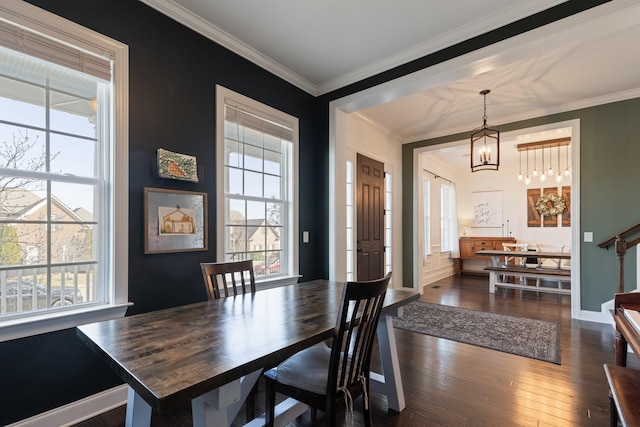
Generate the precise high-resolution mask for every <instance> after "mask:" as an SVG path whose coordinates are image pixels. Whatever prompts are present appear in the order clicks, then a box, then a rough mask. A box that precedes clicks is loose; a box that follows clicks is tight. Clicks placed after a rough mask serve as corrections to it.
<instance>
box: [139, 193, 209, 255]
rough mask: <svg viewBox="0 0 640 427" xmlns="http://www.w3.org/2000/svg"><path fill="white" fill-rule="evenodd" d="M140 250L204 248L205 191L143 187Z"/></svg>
mask: <svg viewBox="0 0 640 427" xmlns="http://www.w3.org/2000/svg"><path fill="white" fill-rule="evenodd" d="M144 221H145V224H144V234H145V235H144V253H145V254H158V253H167V252H186V251H205V250H207V193H198V192H195V191H180V190H168V189H164V188H151V187H145V189H144Z"/></svg>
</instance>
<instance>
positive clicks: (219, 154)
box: [215, 85, 301, 289]
mask: <svg viewBox="0 0 640 427" xmlns="http://www.w3.org/2000/svg"><path fill="white" fill-rule="evenodd" d="M225 98H227V99H233V100H235V101H237V102H238V103H239V104H242V105H246V106H248V107H251V108H253V109H256V110H258V111H264V112H265V113H266V114H268V115H270V116H273V117H282V118H283V119H284V120H286V121H287V122H289V123H293V141H292V142H293V154H292V156H293V159H292V160H293V168H292V169H293V170H292V175H291V177H290V178H289V179H291V181H292V182H291V185H292V188H293V190H292V193H293V194H292V200H291V203H290V206H291V212H290V215H291V217H292V219H293V227H292V228H293V229H292V230H290V233H288V239H289V245H290V247H291V250H290V251H289V254H288V256H289V260H288V262H289V265H291V269H292V270H291V271H292V273H291V275H285V276H279V277H276V278H264V279H263V278H260V279H256V288H257V289H266V288H271V287H276V286H281V285H288V284H293V283H296V282H297V281H298V279H299V278H300V277H301V276H300V275H299V274H298V272H299V258H300V257H299V245H298V241H299V234H298V233H299V232H298V230H299V225H298V181H299V179H298V151H299V149H298V138H299V124H298V119H297V118H295V117H293V116H290V115H288V114H286V113H284V112H282V111H280V110H277V109H275V108H272V107H269V106H268V105H265V104H262V103H260V102H258V101H255V100H253V99H251V98H249V97H246V96H244V95H241V94H239V93H237V92H234V91H232V90H230V89H227V88H225V87H223V86H220V85H216V141H215V150H216V205H217V206H224V203H225V199H224V144H223V143H220V141H224V103H225ZM216 234H217V235H218V236H224V214H221V215H218V216H217V219H216ZM216 240H217V243H216V253H217V258H218V261H219V262H222V261H224V252H225V251H224V239H221V238H220V239H216Z"/></svg>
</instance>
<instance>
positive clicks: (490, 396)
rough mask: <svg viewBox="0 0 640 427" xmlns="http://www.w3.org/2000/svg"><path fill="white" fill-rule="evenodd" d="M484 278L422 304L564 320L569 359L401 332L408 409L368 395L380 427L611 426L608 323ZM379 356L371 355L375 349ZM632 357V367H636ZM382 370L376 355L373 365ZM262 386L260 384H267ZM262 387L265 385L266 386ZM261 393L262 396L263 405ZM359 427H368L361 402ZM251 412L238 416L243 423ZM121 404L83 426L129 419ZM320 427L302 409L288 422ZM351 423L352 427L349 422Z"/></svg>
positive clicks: (164, 420) (183, 422)
mask: <svg viewBox="0 0 640 427" xmlns="http://www.w3.org/2000/svg"><path fill="white" fill-rule="evenodd" d="M488 287H489V285H488V279H487V278H486V277H483V276H468V275H465V276H463V277H462V278H457V277H450V278H447V279H444V280H441V281H439V282H437V283H433V284H431V285H427V286H426V287H425V289H424V294H423V295H422V298H421V299H422V300H423V301H429V302H435V303H440V304H445V305H451V306H458V307H464V308H469V309H474V310H482V311H488V312H493V313H501V314H509V315H514V316H521V317H528V318H534V319H540V320H549V321H557V322H560V324H561V327H562V364H561V365H555V364H552V363H548V362H542V361H538V360H533V359H528V358H526V357H521V356H515V355H511V354H507V353H501V352H498V351H494V350H487V349H484V348H480V347H475V346H471V345H468V344H461V343H457V342H453V341H448V340H444V339H439V338H434V337H431V336H426V335H421V334H417V333H413V332H407V331H403V330H398V329H396V330H395V332H396V339H397V346H398V354H399V359H400V368H401V373H402V381H403V384H404V390H405V399H406V404H407V406H406V408H405V410H404V411H402V412H401V413H396V412H393V411H389V410H388V409H387V403H386V398H385V397H384V396H380V395H378V394H375V393H373V395H372V396H371V400H372V405H373V411H374V424H375V425H377V426H492V427H494V426H540V427H542V426H607V425H609V424H608V423H609V412H608V388H607V382H606V378H605V374H604V371H603V367H602V365H603V363H614V330H613V327H612V326H610V325H604V324H599V323H593V322H584V321H578V320H572V319H571V307H570V297H569V296H566V295H565V296H561V297H559V298H558V297H557V296H556V295H551V294H540V296H539V297H538V296H537V295H536V294H535V293H533V292H524V293H522V295H521V293H520V292H519V291H513V290H510V291H507V292H506V293H503V292H502V291H499V292H498V293H496V294H493V295H492V294H489V293H488ZM375 354H376V352H374V355H375ZM639 365H640V364H639V363H638V361H637V360H636V358H635V357H633V356H631V357H629V366H634V367H638V366H639ZM377 366H379V361H378V359H377V358H374V359H373V360H372V367H374V370H376V367H377ZM260 385H261V386H262V384H260ZM261 391H262V389H261ZM263 397H264V395H262V394H259V400H258V402H257V406H258V410H262V409H263V407H264V403H263ZM355 406H356V410H355V414H354V419H353V425H354V426H358V427H360V426H363V425H364V424H363V421H362V416H361V411H362V408H361V402H360V401H359V400H357V401H356V405H355ZM190 412H191V409H190V406H189V405H185V406H184V407H181V408H177V409H176V410H175V411H173V412H172V413H170V414H163V415H157V414H154V415H153V417H152V425H153V426H154V427H165V426H191V425H192V421H191V415H190ZM243 414H244V410H242V411H240V415H238V418H237V419H236V420H235V421H234V426H239V425H242V423H243V421H244V419H243ZM124 415H125V411H124V407H121V408H117V409H115V410H112V411H110V412H108V413H106V414H103V415H101V416H99V417H96V418H94V419H91V420H88V421H85V422H83V423H81V424H78V425H79V426H82V427H115V426H122V425H123V424H124ZM319 425H322V414H321V413H319V414H318V417H317V419H316V420H312V419H311V417H310V415H309V413H308V412H307V413H305V414H303V415H302V416H301V417H299V418H298V419H297V420H296V421H295V422H294V423H292V424H291V426H296V427H313V426H319ZM344 425H349V424H348V423H345V424H344Z"/></svg>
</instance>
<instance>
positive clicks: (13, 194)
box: [0, 188, 41, 219]
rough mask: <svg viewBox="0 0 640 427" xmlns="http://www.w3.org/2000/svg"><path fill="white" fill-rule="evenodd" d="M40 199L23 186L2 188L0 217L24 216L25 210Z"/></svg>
mask: <svg viewBox="0 0 640 427" xmlns="http://www.w3.org/2000/svg"><path fill="white" fill-rule="evenodd" d="M40 200H41V198H40V197H38V196H36V195H35V194H33V193H32V192H31V191H28V190H25V189H23V188H18V189H14V190H3V191H2V196H0V218H5V219H8V218H19V217H21V216H24V214H25V212H28V211H29V210H30V209H31V208H32V207H33V206H35V205H36V204H38V202H39V201H40Z"/></svg>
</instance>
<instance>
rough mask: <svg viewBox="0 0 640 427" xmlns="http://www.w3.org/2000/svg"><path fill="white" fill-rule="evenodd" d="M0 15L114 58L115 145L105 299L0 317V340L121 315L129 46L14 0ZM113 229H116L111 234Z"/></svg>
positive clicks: (125, 291)
mask: <svg viewBox="0 0 640 427" xmlns="http://www.w3.org/2000/svg"><path fill="white" fill-rule="evenodd" d="M0 19H6V20H9V21H12V22H15V23H17V24H20V25H24V26H25V27H28V28H30V29H32V30H34V31H38V32H40V33H42V34H44V35H45V36H49V37H52V38H55V39H57V40H61V41H63V42H67V43H69V44H71V45H74V46H76V47H78V48H81V49H85V50H87V51H90V52H94V53H96V54H99V55H107V56H110V57H111V58H112V59H113V60H114V69H113V81H114V93H113V112H112V117H113V123H114V127H113V130H112V134H113V138H114V141H115V147H114V149H113V150H112V157H111V158H110V159H109V164H110V165H111V168H112V171H111V174H112V175H111V176H113V188H114V198H113V200H111V207H112V211H111V212H110V215H112V217H113V222H112V223H111V224H112V227H113V229H109V230H107V234H108V235H110V236H111V239H112V242H113V245H111V247H110V249H109V251H110V253H109V255H108V257H106V259H107V261H108V262H109V264H111V265H113V268H112V270H111V272H110V274H109V281H110V282H111V283H112V284H113V285H108V286H107V287H106V288H107V290H108V291H109V292H110V295H109V296H108V301H109V303H107V304H96V305H89V306H82V307H81V308H79V309H73V310H69V311H63V312H57V313H53V314H52V313H46V314H44V313H43V314H42V315H40V316H32V317H26V318H21V319H15V320H9V321H4V320H3V321H0V342H3V341H7V340H11V339H15V338H21V337H26V336H31V335H37V334H42V333H46V332H52V331H57V330H61V329H67V328H72V327H75V326H78V325H81V324H85V323H91V322H97V321H101V320H107V319H112V318H116V317H122V316H124V314H125V312H126V310H127V307H128V306H129V305H131V304H130V303H129V302H128V286H129V280H128V274H129V273H128V270H129V47H128V46H127V45H125V44H122V43H120V42H118V41H116V40H113V39H110V38H108V37H106V36H104V35H101V34H99V33H96V32H94V31H92V30H89V29H88V28H85V27H82V26H80V25H78V24H76V23H74V22H72V21H69V20H67V19H64V18H62V17H59V16H57V15H54V14H52V13H49V12H47V11H45V10H43V9H40V8H38V7H35V6H33V5H30V4H28V3H25V2H22V1H19V0H3V1H2V3H1V4H0ZM115 230H118V232H117V233H116V232H115Z"/></svg>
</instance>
